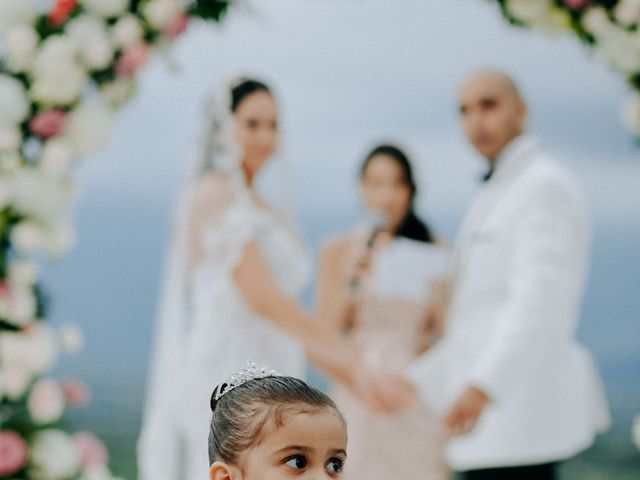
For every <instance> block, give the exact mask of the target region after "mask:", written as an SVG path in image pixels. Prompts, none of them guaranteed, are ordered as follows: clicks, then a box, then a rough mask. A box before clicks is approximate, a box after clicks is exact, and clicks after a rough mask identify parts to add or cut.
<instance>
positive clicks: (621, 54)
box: [596, 27, 640, 74]
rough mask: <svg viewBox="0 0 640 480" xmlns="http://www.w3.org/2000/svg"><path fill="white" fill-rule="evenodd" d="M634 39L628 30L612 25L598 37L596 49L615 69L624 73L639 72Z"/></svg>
mask: <svg viewBox="0 0 640 480" xmlns="http://www.w3.org/2000/svg"><path fill="white" fill-rule="evenodd" d="M635 41H636V40H635V38H634V36H633V35H632V34H631V33H630V32H627V31H626V30H624V29H622V28H619V27H614V28H611V29H610V30H609V31H608V32H607V33H606V34H604V35H603V36H601V37H600V41H599V43H598V45H597V46H596V51H597V52H598V53H600V54H601V55H602V56H604V58H605V59H606V60H607V61H608V62H609V63H610V64H611V65H612V66H613V68H615V69H616V70H619V71H621V72H623V73H626V74H630V73H636V72H640V50H638V49H637V48H636V46H635Z"/></svg>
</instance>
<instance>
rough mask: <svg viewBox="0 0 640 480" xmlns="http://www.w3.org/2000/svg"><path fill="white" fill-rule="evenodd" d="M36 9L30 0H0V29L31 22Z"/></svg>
mask: <svg viewBox="0 0 640 480" xmlns="http://www.w3.org/2000/svg"><path fill="white" fill-rule="evenodd" d="M37 17H38V11H37V10H36V6H35V4H34V2H33V1H32V0H2V1H0V31H1V30H4V29H5V28H8V27H10V26H11V25H23V24H25V25H27V24H33V23H34V22H35V20H36V18H37Z"/></svg>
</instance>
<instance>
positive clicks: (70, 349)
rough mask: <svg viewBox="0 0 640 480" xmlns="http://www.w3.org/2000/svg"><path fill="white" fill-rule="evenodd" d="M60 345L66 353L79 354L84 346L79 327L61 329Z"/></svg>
mask: <svg viewBox="0 0 640 480" xmlns="http://www.w3.org/2000/svg"><path fill="white" fill-rule="evenodd" d="M60 344H61V346H62V350H63V351H64V352H65V353H78V352H79V351H80V350H82V347H83V346H84V336H83V335H82V330H80V328H79V327H78V326H77V325H73V324H67V325H64V326H63V327H62V328H61V329H60Z"/></svg>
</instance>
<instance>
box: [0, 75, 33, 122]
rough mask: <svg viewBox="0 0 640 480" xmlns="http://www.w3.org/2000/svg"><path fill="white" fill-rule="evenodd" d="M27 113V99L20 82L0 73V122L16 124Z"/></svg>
mask: <svg viewBox="0 0 640 480" xmlns="http://www.w3.org/2000/svg"><path fill="white" fill-rule="evenodd" d="M28 114H29V99H28V97H27V91H26V90H25V88H24V86H23V85H22V83H20V82H19V81H18V80H16V79H15V78H13V77H10V76H9V75H1V74H0V123H2V124H5V125H12V124H13V125H16V124H19V123H20V122H22V121H23V120H24V119H25V118H27V115H28Z"/></svg>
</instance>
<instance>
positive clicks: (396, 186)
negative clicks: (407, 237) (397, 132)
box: [361, 154, 412, 233]
mask: <svg viewBox="0 0 640 480" xmlns="http://www.w3.org/2000/svg"><path fill="white" fill-rule="evenodd" d="M361 193H362V197H363V199H364V203H365V205H366V207H367V209H368V210H371V211H378V212H383V213H384V214H385V215H386V217H387V218H388V223H387V226H386V228H385V230H387V231H388V232H390V233H393V232H395V231H396V230H397V229H398V228H399V227H400V222H402V221H403V220H404V218H405V217H406V215H407V213H408V211H409V207H410V206H411V196H412V192H411V187H409V185H407V182H406V180H405V178H404V174H403V171H402V168H401V167H400V166H399V165H398V163H397V162H396V161H395V160H394V159H393V158H391V157H389V156H387V155H384V154H378V155H375V156H374V157H372V158H371V160H370V161H369V163H368V164H367V167H366V169H365V171H364V174H363V176H362V181H361Z"/></svg>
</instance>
